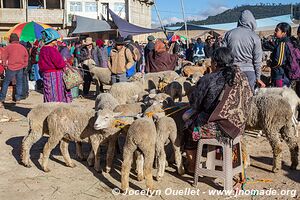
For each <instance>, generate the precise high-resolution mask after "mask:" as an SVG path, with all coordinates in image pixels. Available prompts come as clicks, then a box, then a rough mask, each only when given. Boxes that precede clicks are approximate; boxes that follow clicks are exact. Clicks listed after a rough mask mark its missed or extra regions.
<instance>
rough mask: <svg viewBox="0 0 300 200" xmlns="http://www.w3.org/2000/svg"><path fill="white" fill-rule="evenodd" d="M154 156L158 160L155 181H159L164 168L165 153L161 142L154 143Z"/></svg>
mask: <svg viewBox="0 0 300 200" xmlns="http://www.w3.org/2000/svg"><path fill="white" fill-rule="evenodd" d="M156 155H157V160H158V169H157V175H156V180H157V181H160V180H161V178H162V177H163V176H164V172H165V167H166V152H165V148H164V143H163V141H161V140H159V141H157V143H156Z"/></svg>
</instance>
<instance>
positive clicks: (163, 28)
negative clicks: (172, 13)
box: [153, 0, 167, 38]
mask: <svg viewBox="0 0 300 200" xmlns="http://www.w3.org/2000/svg"><path fill="white" fill-rule="evenodd" d="M153 2H154V8H155V11H156V14H157V17H158V20H159V23H160V26H161V28H162V30H163V31H164V33H165V35H166V38H167V33H166V30H165V27H164V26H163V24H162V21H161V18H160V15H159V12H158V9H157V7H156V1H155V0H154V1H153Z"/></svg>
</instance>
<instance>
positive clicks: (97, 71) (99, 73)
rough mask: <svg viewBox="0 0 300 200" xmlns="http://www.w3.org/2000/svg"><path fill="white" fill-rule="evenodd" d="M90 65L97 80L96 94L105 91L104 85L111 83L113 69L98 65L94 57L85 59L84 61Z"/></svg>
mask: <svg viewBox="0 0 300 200" xmlns="http://www.w3.org/2000/svg"><path fill="white" fill-rule="evenodd" d="M83 64H85V65H86V66H88V68H89V71H90V73H91V75H92V77H93V80H95V82H96V95H98V94H99V93H100V92H103V85H111V84H112V83H111V71H110V69H109V68H103V67H98V66H96V63H95V62H94V61H93V60H92V59H88V60H85V61H84V63H83Z"/></svg>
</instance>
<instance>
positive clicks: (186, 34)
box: [180, 0, 189, 47]
mask: <svg viewBox="0 0 300 200" xmlns="http://www.w3.org/2000/svg"><path fill="white" fill-rule="evenodd" d="M180 2H181V10H182V16H183V21H184V26H185V36H186V45H187V47H188V46H189V36H188V30H187V23H186V19H185V14H184V5H183V0H180Z"/></svg>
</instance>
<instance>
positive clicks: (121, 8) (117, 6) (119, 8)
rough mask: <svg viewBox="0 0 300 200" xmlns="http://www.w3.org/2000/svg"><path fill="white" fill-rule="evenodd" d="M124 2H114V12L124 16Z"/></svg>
mask: <svg viewBox="0 0 300 200" xmlns="http://www.w3.org/2000/svg"><path fill="white" fill-rule="evenodd" d="M125 9H126V8H125V3H121V2H118V3H114V9H113V11H114V13H116V14H117V15H119V16H125Z"/></svg>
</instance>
